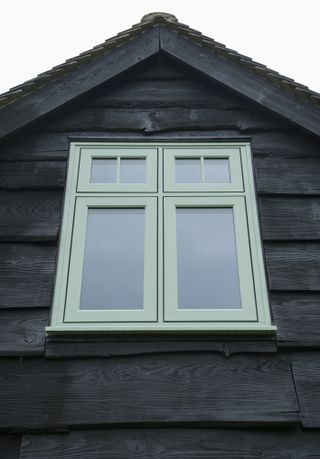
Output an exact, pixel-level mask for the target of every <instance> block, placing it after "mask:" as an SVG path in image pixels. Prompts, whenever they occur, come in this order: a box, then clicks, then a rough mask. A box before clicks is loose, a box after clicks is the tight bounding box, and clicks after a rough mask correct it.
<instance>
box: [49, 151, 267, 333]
mask: <svg viewBox="0 0 320 459" xmlns="http://www.w3.org/2000/svg"><path fill="white" fill-rule="evenodd" d="M103 149H107V150H108V151H109V149H112V150H113V151H114V150H115V149H116V150H124V151H125V154H124V156H126V157H128V155H130V154H129V152H130V151H133V154H136V150H137V149H139V151H141V149H145V150H151V151H157V156H158V158H157V163H155V162H154V165H155V166H154V167H155V169H156V166H157V169H158V177H157V179H156V180H155V181H153V183H158V186H159V188H158V191H156V190H155V188H153V190H154V191H146V192H145V193H146V194H145V195H144V196H142V195H141V191H137V190H132V189H130V188H128V189H126V190H123V191H122V190H120V189H119V190H110V191H108V190H104V191H101V190H92V189H91V190H90V191H79V189H78V176H79V165H80V159H81V155H82V154H83V152H84V151H86V150H93V153H95V152H97V151H98V152H99V151H100V152H101V153H102V155H103V154H105V153H103V151H102V150H103ZM168 149H171V150H176V149H188V150H190V149H193V150H196V149H201V150H202V151H203V150H204V149H210V150H211V151H212V149H222V150H223V151H225V150H228V149H229V151H230V150H232V151H235V150H237V151H238V155H239V157H240V159H239V161H240V162H239V161H238V164H239V168H238V170H239V171H241V174H242V180H243V185H244V187H243V191H232V192H231V191H226V190H224V191H217V190H209V191H208V190H203V191H204V192H205V194H204V193H203V191H201V190H199V191H194V190H189V191H183V192H180V191H179V192H178V194H177V190H176V191H170V192H165V191H164V188H163V184H164V172H163V171H164V159H163V158H164V152H165V151H168ZM190 154H192V153H190ZM193 154H194V153H193ZM87 183H88V182H87ZM233 183H234V182H233ZM150 189H151V188H150ZM117 191H119V194H117ZM93 193H94V194H93ZM197 196H198V197H199V198H201V197H204V198H205V197H222V198H231V197H233V196H235V197H236V196H238V197H243V198H244V199H245V203H246V205H245V209H246V217H247V230H246V231H248V234H249V238H250V252H251V262H252V272H253V281H254V289H255V297H256V307H257V309H256V311H257V318H256V320H247V319H246V320H235V319H234V317H232V319H230V320H229V319H228V320H227V319H226V320H221V321H217V320H215V321H213V320H210V321H206V320H202V319H201V320H200V321H187V320H183V321H181V322H177V321H172V322H171V321H170V322H169V321H166V320H165V319H166V317H165V310H164V306H163V304H164V297H165V293H164V278H163V275H164V260H163V250H164V245H163V239H164V234H163V218H164V206H163V201H164V197H168V198H178V197H183V198H195V197H197ZM90 197H93V198H94V199H95V198H97V197H99V198H108V199H111V200H113V199H118V198H120V197H123V198H126V199H128V200H131V199H136V198H138V197H140V198H142V197H143V198H147V197H153V198H157V199H158V206H157V209H158V214H157V225H158V239H157V241H158V244H157V251H158V252H157V253H158V256H156V255H155V258H157V263H158V265H157V276H158V286H157V308H156V310H157V319H156V322H152V321H143V320H140V319H139V321H131V322H130V321H129V319H128V316H127V318H126V320H127V321H126V322H112V321H98V318H97V317H94V318H93V320H94V321H90V318H89V316H88V315H87V319H86V321H74V320H73V319H72V320H73V321H72V322H66V321H65V305H66V292H67V289H68V273H69V262H70V253H71V247H72V240H73V228H74V215H75V203H76V200H77V199H79V198H81V199H86V198H90ZM132 202H133V201H132ZM154 245H155V246H156V244H154ZM69 304H70V303H69ZM68 307H69V306H68ZM67 309H68V308H67ZM74 312H75V313H76V311H74ZM76 316H77V314H76ZM75 320H78V319H75ZM103 320H104V319H103ZM46 330H47V332H49V333H64V332H66V333H68V332H91V331H92V332H102V333H105V332H113V331H124V332H125V331H131V332H140V331H144V332H157V331H158V332H173V331H175V332H204V331H210V332H213V333H226V332H230V333H248V332H250V333H274V331H275V330H276V327H275V326H274V325H272V323H271V317H270V308H269V301H268V292H267V284H266V275H265V267H264V258H263V251H262V246H261V237H260V227H259V221H258V213H257V203H256V193H255V185H254V176H253V169H252V156H251V149H250V144H249V143H246V142H232V143H218V142H214V143H212V142H211V143H210V142H202V143H200V142H199V143H198V142H197V143H196V142H195V143H192V144H190V143H183V142H179V143H173V142H150V143H143V142H142V143H139V142H128V143H121V144H120V143H109V142H108V143H103V142H75V143H72V144H71V146H70V155H69V164H68V177H67V183H66V190H65V201H64V211H63V220H62V229H61V234H60V245H59V256H58V266H57V274H56V280H55V289H54V300H53V308H52V315H51V323H50V325H49V326H48V327H46Z"/></svg>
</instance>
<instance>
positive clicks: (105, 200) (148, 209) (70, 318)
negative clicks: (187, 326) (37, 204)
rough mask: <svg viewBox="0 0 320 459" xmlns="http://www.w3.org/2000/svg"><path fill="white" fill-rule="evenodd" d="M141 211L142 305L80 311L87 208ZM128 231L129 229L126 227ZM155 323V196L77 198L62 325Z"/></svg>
mask: <svg viewBox="0 0 320 459" xmlns="http://www.w3.org/2000/svg"><path fill="white" fill-rule="evenodd" d="M90 208H91V209H92V208H94V209H106V208H117V209H119V208H131V209H132V208H144V209H145V241H144V295H143V296H144V304H143V309H141V310H140V309H139V310H133V309H127V310H125V309H124V310H80V309H79V306H80V294H81V279H82V270H83V261H84V250H85V238H86V221H87V214H88V209H90ZM128 231H130V228H128ZM156 320H157V198H155V197H149V196H148V197H140V196H139V197H124V196H122V197H109V196H108V197H105V196H90V197H82V196H81V197H77V199H76V205H75V219H74V225H73V234H72V244H71V252H70V268H69V278H68V286H67V294H66V306H65V314H64V321H65V322H129V321H134V322H155V321H156Z"/></svg>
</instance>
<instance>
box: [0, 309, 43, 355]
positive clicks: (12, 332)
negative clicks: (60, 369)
mask: <svg viewBox="0 0 320 459" xmlns="http://www.w3.org/2000/svg"><path fill="white" fill-rule="evenodd" d="M48 318H49V310H48V309H38V308H37V309H35V310H32V309H4V310H1V312H0V356H2V357H3V356H16V355H41V354H44V343H45V327H46V325H47V324H48Z"/></svg>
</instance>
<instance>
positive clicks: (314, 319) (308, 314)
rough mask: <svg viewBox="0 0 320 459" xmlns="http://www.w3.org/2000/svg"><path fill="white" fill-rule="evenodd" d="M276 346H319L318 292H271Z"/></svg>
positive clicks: (319, 300) (319, 315) (319, 302)
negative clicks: (275, 328)
mask: <svg viewBox="0 0 320 459" xmlns="http://www.w3.org/2000/svg"><path fill="white" fill-rule="evenodd" d="M271 306H272V313H273V318H274V322H275V323H276V325H277V327H278V330H277V341H278V346H281V347H287V348H289V347H291V348H299V347H317V348H318V347H320V294H319V293H308V294H307V293H306V292H303V293H297V292H290V293H280V292H278V293H272V294H271Z"/></svg>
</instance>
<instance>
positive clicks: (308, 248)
mask: <svg viewBox="0 0 320 459" xmlns="http://www.w3.org/2000/svg"><path fill="white" fill-rule="evenodd" d="M264 251H265V255H266V261H267V270H268V274H269V286H270V289H271V290H293V291H294V290H305V291H320V243H318V242H317V243H311V242H301V243H298V242H296V243H293V242H292V243H286V242H282V243H280V242H279V243H272V242H265V243H264Z"/></svg>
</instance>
